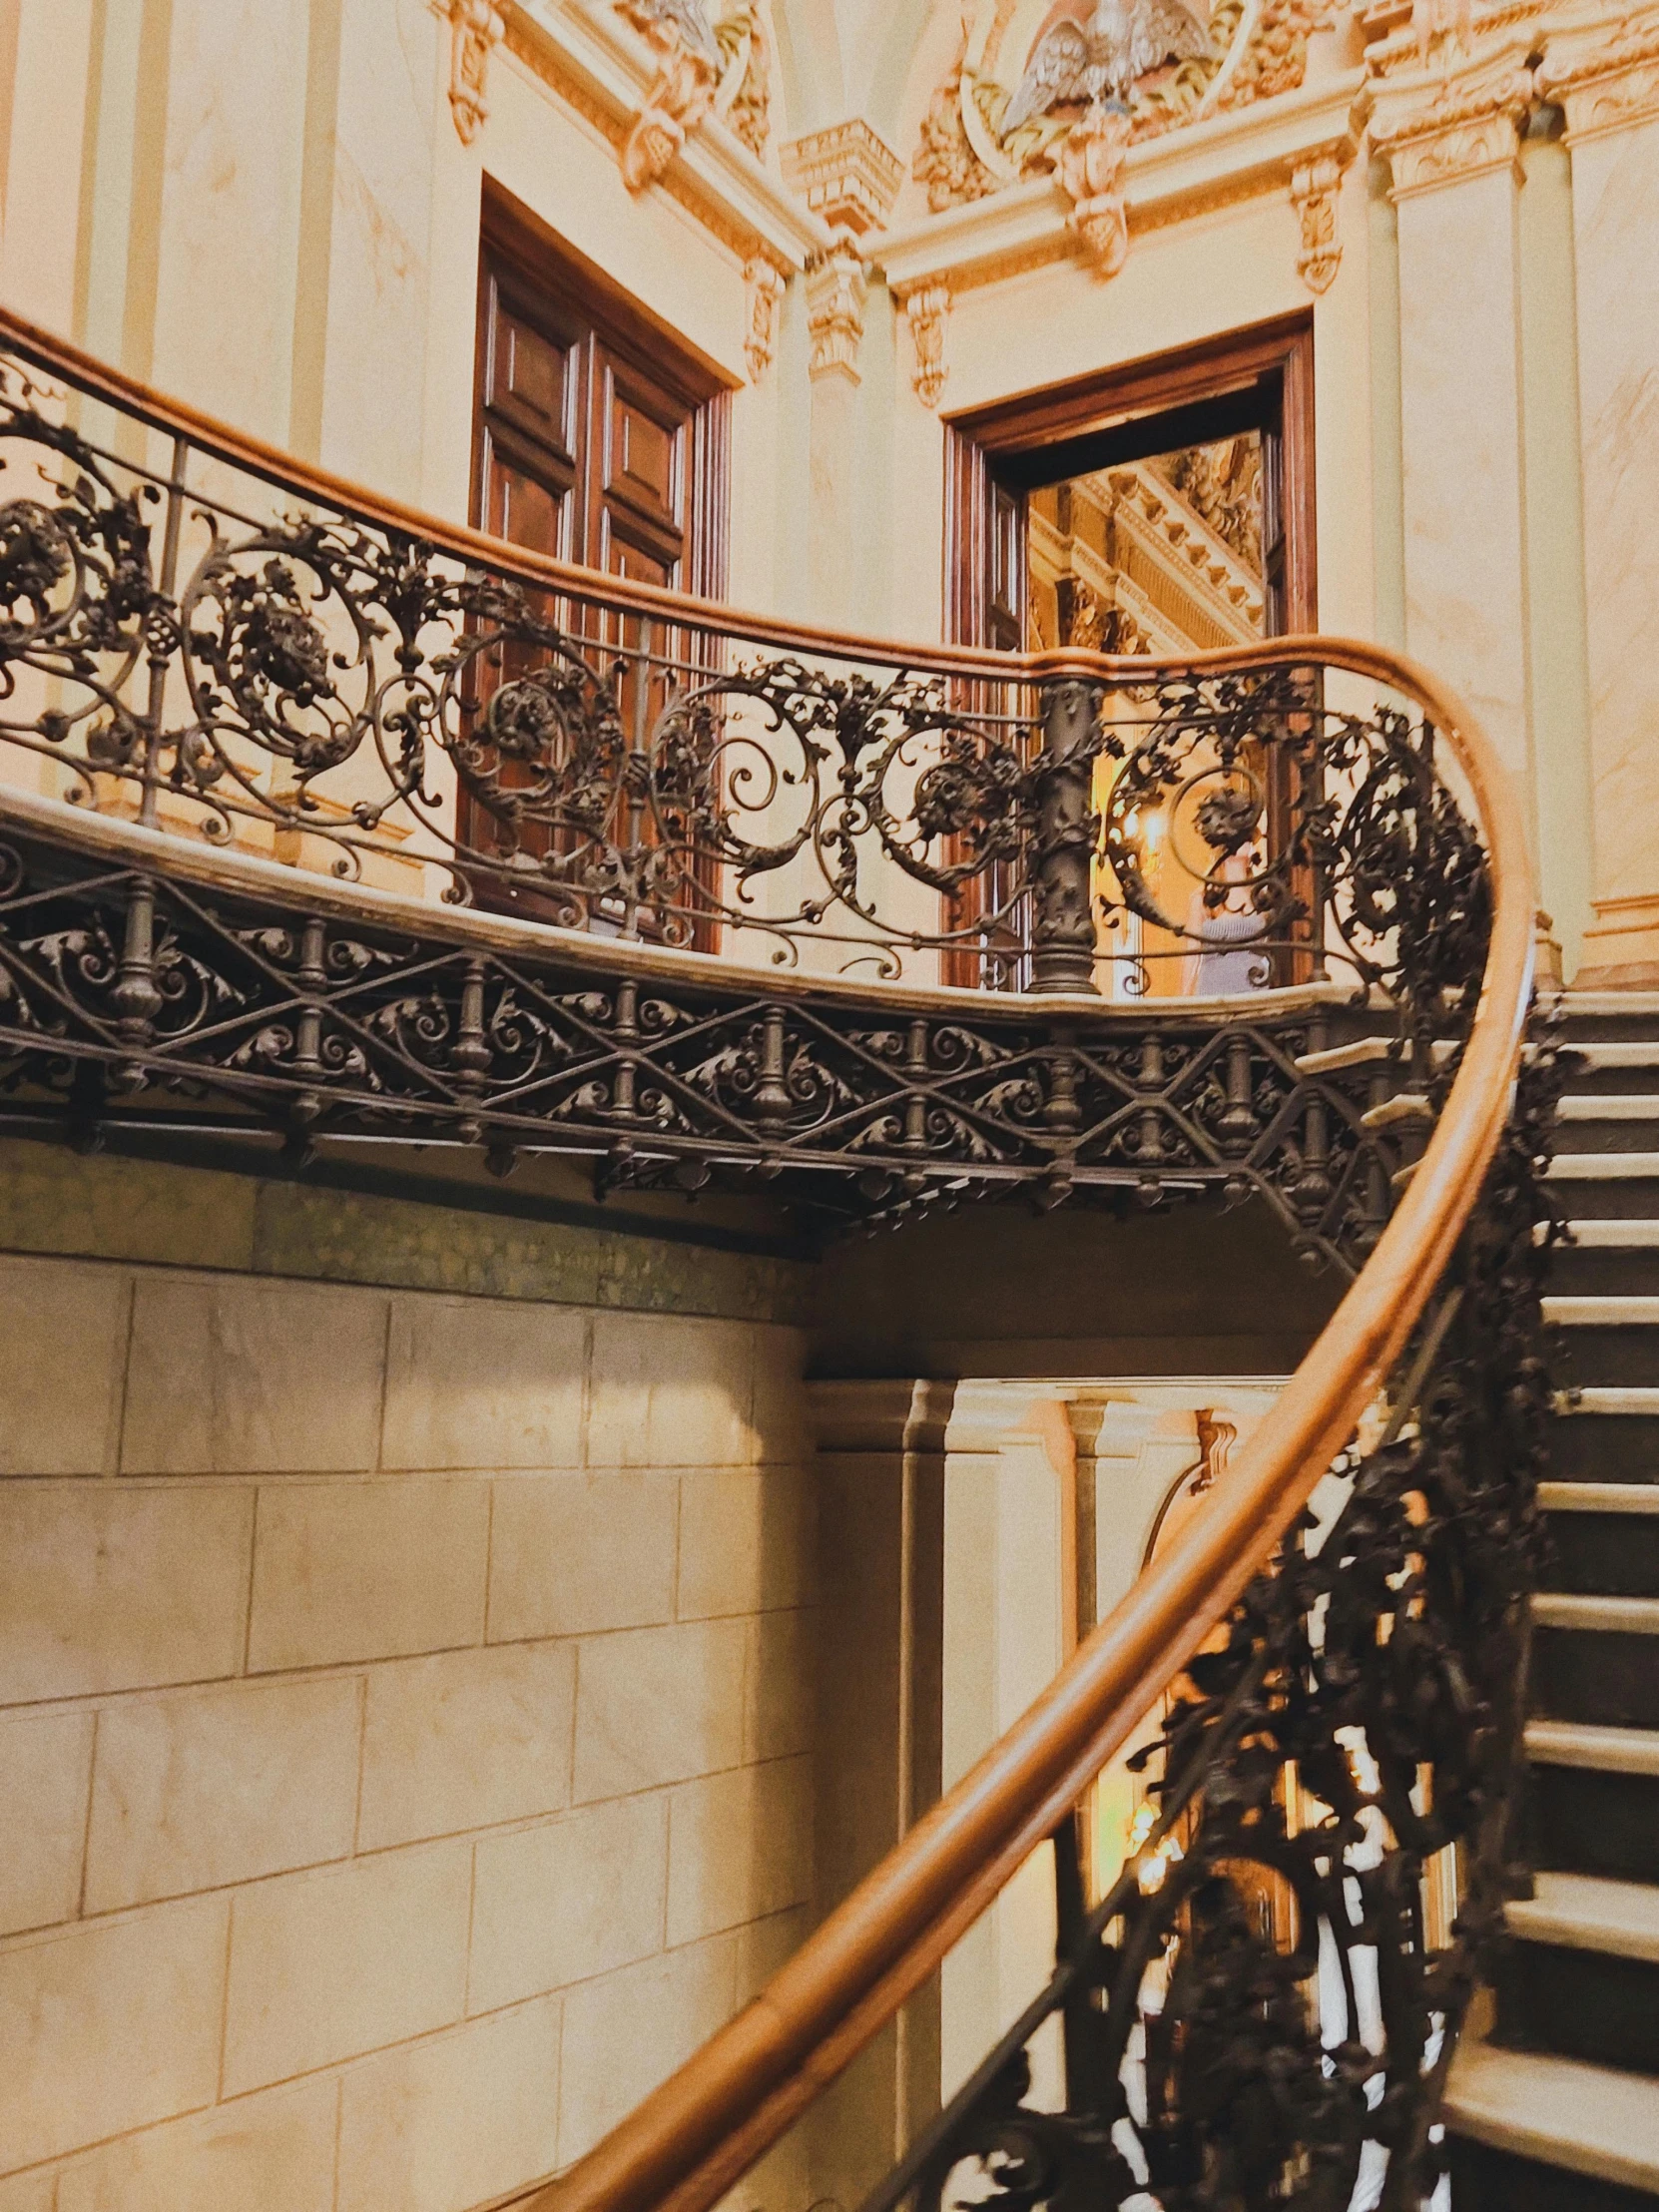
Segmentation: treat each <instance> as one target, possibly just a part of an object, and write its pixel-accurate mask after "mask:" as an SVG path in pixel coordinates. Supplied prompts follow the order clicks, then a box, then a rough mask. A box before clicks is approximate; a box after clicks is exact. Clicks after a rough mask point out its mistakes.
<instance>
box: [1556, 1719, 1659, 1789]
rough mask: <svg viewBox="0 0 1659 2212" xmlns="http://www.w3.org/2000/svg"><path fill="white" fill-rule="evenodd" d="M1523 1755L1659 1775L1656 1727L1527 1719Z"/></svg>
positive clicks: (1578, 1765)
mask: <svg viewBox="0 0 1659 2212" xmlns="http://www.w3.org/2000/svg"><path fill="white" fill-rule="evenodd" d="M1526 1757H1528V1759H1530V1761H1533V1765H1550V1768H1599V1770H1601V1772H1604V1774H1655V1776H1659V1730H1655V1728H1595V1725H1590V1723H1588V1721H1528V1723H1526Z"/></svg>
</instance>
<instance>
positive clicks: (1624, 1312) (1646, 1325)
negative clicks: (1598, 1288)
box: [1543, 1293, 1659, 1329]
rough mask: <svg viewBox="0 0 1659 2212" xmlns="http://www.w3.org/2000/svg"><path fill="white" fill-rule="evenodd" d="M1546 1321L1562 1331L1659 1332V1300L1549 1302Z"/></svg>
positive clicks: (1620, 1296)
mask: <svg viewBox="0 0 1659 2212" xmlns="http://www.w3.org/2000/svg"><path fill="white" fill-rule="evenodd" d="M1543 1307H1544V1319H1545V1321H1547V1322H1553V1323H1554V1324H1555V1326H1556V1327H1557V1328H1559V1329H1659V1298H1646V1297H1642V1296H1631V1295H1629V1294H1621V1293H1614V1294H1613V1295H1612V1296H1610V1297H1600V1298H1581V1297H1567V1298H1559V1297H1552V1298H1546V1299H1545V1300H1544V1302H1543Z"/></svg>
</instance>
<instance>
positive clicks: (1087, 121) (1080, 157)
mask: <svg viewBox="0 0 1659 2212" xmlns="http://www.w3.org/2000/svg"><path fill="white" fill-rule="evenodd" d="M1128 151H1129V118H1128V116H1127V115H1124V114H1123V113H1121V111H1119V110H1118V109H1115V108H1113V109H1107V108H1091V109H1090V110H1089V112H1088V114H1087V115H1086V116H1084V118H1083V120H1082V121H1081V123H1074V124H1073V125H1072V127H1071V129H1070V130H1069V131H1068V132H1067V133H1066V135H1065V137H1064V138H1063V139H1061V140H1059V141H1058V143H1057V144H1056V145H1055V147H1054V149H1053V151H1052V152H1051V154H1050V155H1049V160H1050V162H1051V163H1052V164H1053V168H1054V175H1055V179H1056V181H1057V182H1058V184H1059V187H1060V190H1061V191H1062V192H1063V193H1064V194H1065V195H1066V197H1067V199H1068V200H1069V201H1070V202H1071V216H1070V219H1069V221H1070V228H1071V231H1072V233H1073V235H1074V236H1075V237H1076V239H1077V241H1078V243H1079V244H1080V245H1081V247H1082V249H1083V252H1084V253H1085V255H1086V256H1087V257H1088V260H1089V262H1090V264H1091V266H1092V267H1093V269H1094V271H1095V273H1096V275H1097V276H1101V277H1115V276H1116V275H1117V273H1118V271H1119V270H1120V269H1121V268H1122V267H1123V265H1124V263H1125V262H1126V261H1127V260H1128V258H1129V214H1128V210H1127V209H1126V208H1125V207H1124V204H1123V164H1124V157H1125V156H1126V155H1127V153H1128Z"/></svg>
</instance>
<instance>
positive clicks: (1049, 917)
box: [1031, 676, 1100, 991]
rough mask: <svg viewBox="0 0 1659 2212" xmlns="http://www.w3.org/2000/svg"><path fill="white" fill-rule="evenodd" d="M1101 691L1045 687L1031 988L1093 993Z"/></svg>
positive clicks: (1069, 683)
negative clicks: (1092, 889) (1092, 881)
mask: <svg viewBox="0 0 1659 2212" xmlns="http://www.w3.org/2000/svg"><path fill="white" fill-rule="evenodd" d="M1099 709H1100V690H1099V686H1098V685H1095V684H1086V683H1084V682H1082V681H1081V679H1079V678H1077V677H1069V676H1068V677H1065V678H1062V679H1061V680H1060V681H1059V682H1058V683H1053V684H1045V685H1044V686H1043V747H1042V757H1041V760H1040V762H1039V764H1038V772H1037V774H1038V782H1037V850H1036V866H1035V868H1034V870H1033V887H1032V916H1031V988H1032V989H1033V990H1034V991H1093V990H1094V989H1095V988H1096V985H1095V979H1094V953H1095V942H1094V910H1093V902H1092V900H1091V898H1090V895H1089V867H1090V863H1091V861H1092V859H1093V856H1094V835H1093V814H1094V811H1093V808H1092V806H1091V805H1090V801H1091V798H1092V796H1093V794H1092V785H1093V782H1094V742H1093V741H1094V731H1095V720H1096V717H1097V715H1098V713H1099Z"/></svg>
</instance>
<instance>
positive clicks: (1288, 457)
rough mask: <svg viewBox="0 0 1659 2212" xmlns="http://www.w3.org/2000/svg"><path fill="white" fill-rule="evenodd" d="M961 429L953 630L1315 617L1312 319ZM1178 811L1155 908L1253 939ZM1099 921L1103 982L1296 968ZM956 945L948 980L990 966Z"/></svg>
mask: <svg viewBox="0 0 1659 2212" xmlns="http://www.w3.org/2000/svg"><path fill="white" fill-rule="evenodd" d="M946 438H947V449H946V466H947V498H946V530H945V607H946V620H947V627H948V631H949V635H950V637H951V640H952V642H953V643H957V644H964V645H988V646H993V647H998V648H1000V649H1002V650H1004V651H1008V650H1020V649H1022V648H1023V649H1026V650H1029V651H1041V650H1043V649H1045V648H1049V647H1057V646H1081V647H1085V648H1088V649H1091V650H1094V651H1097V652H1102V653H1122V654H1137V655H1150V656H1153V657H1155V658H1159V659H1179V658H1180V657H1181V656H1183V655H1184V654H1187V653H1193V652H1204V651H1209V650H1213V649H1215V648H1218V647H1226V646H1229V645H1247V644H1252V643H1255V642H1256V641H1258V640H1260V639H1264V638H1272V637H1281V636H1286V635H1290V634H1299V633H1304V632H1308V631H1312V630H1313V629H1315V628H1316V627H1317V624H1318V597H1317V588H1316V565H1315V545H1314V515H1315V507H1314V384H1313V325H1312V322H1311V320H1310V319H1309V318H1308V317H1307V316H1301V315H1299V316H1295V317H1290V318H1287V319H1285V320H1282V321H1279V322H1274V323H1268V324H1262V325H1259V326H1257V327H1256V328H1254V329H1251V330H1246V331H1242V332H1238V333H1235V334H1233V335H1230V336H1227V337H1224V338H1217V339H1212V340H1208V341H1206V343H1204V344H1203V345H1200V346H1195V347H1192V348H1189V349H1188V350H1187V351H1185V352H1182V353H1176V354H1166V355H1162V356H1160V357H1158V358H1156V359H1153V360H1147V361H1142V362H1138V363H1133V364H1131V365H1130V366H1128V367H1125V368H1123V369H1118V370H1113V371H1110V372H1108V373H1105V374H1103V375H1101V376H1098V377H1092V378H1088V379H1085V380H1083V381H1081V382H1079V383H1074V384H1069V385H1064V386H1060V387H1057V388H1054V389H1050V390H1047V391H1041V392H1036V393H1031V394H1028V395H1025V396H1023V397H1020V398H1016V399H1010V400H1003V401H999V402H998V403H997V404H996V405H994V406H992V407H988V408H982V409H979V410H977V411H976V412H974V413H972V414H964V415H959V416H957V417H955V418H954V419H952V420H951V421H950V422H948V423H947V425H946ZM1115 774H1116V764H1115V763H1111V762H1107V761H1102V762H1100V763H1099V764H1097V784H1096V792H1095V801H1096V808H1097V811H1098V812H1101V813H1104V812H1105V808H1106V804H1107V800H1108V798H1109V791H1110V783H1111V779H1112V777H1113V775H1115ZM1269 813H1271V808H1270V809H1268V810H1265V811H1264V820H1263V821H1262V823H1261V825H1260V831H1259V833H1260V834H1261V835H1264V836H1271V824H1270V822H1269V821H1268V820H1267V819H1266V815H1267V814H1269ZM1176 827H1177V826H1176V825H1174V824H1169V825H1164V824H1160V823H1149V825H1148V826H1147V828H1148V831H1149V833H1150V834H1151V842H1152V845H1153V848H1154V852H1155V864H1156V866H1157V868H1158V869H1159V872H1160V875H1161V876H1162V877H1163V878H1166V879H1165V880H1161V881H1160V882H1159V883H1158V885H1157V886H1156V888H1157V891H1158V894H1159V903H1160V905H1161V906H1162V907H1163V909H1164V910H1165V911H1166V912H1167V913H1170V914H1172V915H1175V916H1178V917H1181V918H1182V919H1183V921H1184V924H1185V930H1186V931H1187V932H1191V931H1193V930H1197V931H1198V932H1199V933H1200V935H1202V937H1203V938H1205V939H1206V940H1208V939H1210V938H1217V939H1224V938H1229V937H1230V936H1231V937H1232V938H1244V939H1247V938H1248V936H1249V933H1250V928H1251V923H1250V919H1249V916H1248V914H1246V913H1243V912H1241V914H1240V915H1239V916H1237V917H1235V919H1234V923H1233V924H1232V926H1231V928H1230V924H1229V922H1228V920H1227V918H1226V917H1227V915H1228V914H1229V912H1230V909H1231V908H1232V907H1233V906H1241V907H1243V906H1245V905H1247V904H1248V901H1247V900H1246V899H1245V897H1244V894H1243V893H1242V891H1241V892H1239V893H1236V894H1230V893H1228V892H1227V891H1226V890H1225V887H1224V885H1218V882H1217V880H1216V879H1215V877H1214V875H1212V876H1211V877H1208V878H1207V877H1205V876H1203V875H1202V873H1201V872H1195V870H1194V869H1193V868H1191V867H1189V866H1187V865H1186V864H1185V856H1190V849H1191V844H1192V839H1191V837H1190V836H1189V837H1188V838H1186V839H1185V840H1183V838H1182V837H1181V836H1179V835H1177V834H1171V833H1166V832H1170V831H1173V830H1175V829H1176ZM1251 862H1252V853H1251V850H1250V848H1248V847H1246V846H1243V845H1241V847H1240V849H1239V850H1238V851H1236V852H1231V853H1228V854H1225V855H1223V857H1222V861H1221V863H1220V871H1219V872H1220V874H1221V876H1222V877H1224V878H1225V877H1226V875H1227V873H1228V871H1229V870H1231V871H1232V873H1234V874H1236V875H1238V876H1239V877H1240V878H1241V879H1242V878H1243V877H1244V876H1245V875H1246V874H1247V873H1248V872H1249V869H1250V866H1251ZM1189 877H1191V880H1190V881H1189V880H1188V878H1189ZM1103 903H1104V904H1105V905H1108V906H1109V905H1110V904H1111V903H1112V901H1111V899H1110V898H1109V897H1108V898H1107V899H1106V900H1105V901H1104V902H1103ZM1099 926H1100V951H1101V959H1100V961H1099V964H1098V968H1097V980H1098V982H1099V985H1100V987H1101V989H1102V990H1103V991H1104V992H1105V993H1106V994H1107V995H1108V996H1133V997H1148V996H1150V997H1166V996H1178V995H1183V994H1185V995H1195V994H1202V995H1209V994H1211V993H1213V992H1228V993H1231V992H1235V991H1242V990H1250V989H1255V988H1261V987H1263V986H1264V985H1266V984H1267V983H1270V982H1283V981H1289V980H1292V975H1291V973H1290V972H1289V967H1290V964H1291V963H1290V962H1288V961H1287V958H1286V957H1284V956H1281V955H1276V956H1274V957H1272V958H1270V957H1269V956H1268V955H1266V954H1265V953H1260V954H1258V953H1252V952H1251V951H1250V949H1249V947H1248V943H1245V942H1229V943H1225V944H1224V943H1221V942H1219V941H1218V942H1217V943H1216V944H1214V945H1210V944H1208V943H1206V944H1205V946H1204V947H1203V948H1202V949H1195V947H1194V943H1193V941H1192V939H1191V937H1190V935H1184V934H1178V933H1176V932H1174V931H1168V930H1163V929H1160V928H1159V927H1158V925H1157V924H1156V923H1154V922H1151V921H1148V920H1143V919H1142V918H1141V917H1139V916H1137V915H1133V914H1129V913H1127V912H1123V911H1120V912H1119V913H1118V914H1117V915H1116V916H1115V928H1110V929H1109V928H1108V927H1107V925H1106V923H1105V920H1104V918H1103V919H1102V921H1101V923H1100V925H1099ZM952 959H953V961H954V967H953V970H952V972H951V974H950V976H949V980H951V981H953V982H960V983H974V982H978V981H979V980H980V979H981V978H980V975H979V972H978V971H979V967H980V966H981V965H982V959H981V955H980V953H979V952H978V951H977V950H976V949H967V950H964V951H962V952H959V953H956V954H953V955H952ZM1292 959H1293V960H1294V955H1293V956H1292Z"/></svg>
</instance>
